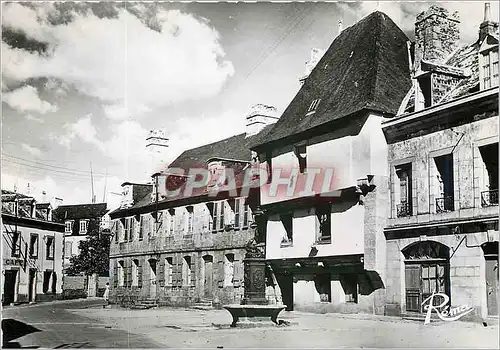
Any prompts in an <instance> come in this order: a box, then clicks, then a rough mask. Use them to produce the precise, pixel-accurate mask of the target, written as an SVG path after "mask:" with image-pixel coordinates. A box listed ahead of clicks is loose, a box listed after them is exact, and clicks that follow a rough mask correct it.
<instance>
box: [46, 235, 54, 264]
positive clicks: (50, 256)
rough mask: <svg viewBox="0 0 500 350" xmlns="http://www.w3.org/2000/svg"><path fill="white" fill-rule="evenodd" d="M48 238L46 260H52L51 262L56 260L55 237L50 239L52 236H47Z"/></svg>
mask: <svg viewBox="0 0 500 350" xmlns="http://www.w3.org/2000/svg"><path fill="white" fill-rule="evenodd" d="M45 237H46V238H47V241H46V243H45V244H46V248H47V249H46V256H45V258H46V259H50V260H53V259H54V243H55V242H54V237H50V236H45Z"/></svg>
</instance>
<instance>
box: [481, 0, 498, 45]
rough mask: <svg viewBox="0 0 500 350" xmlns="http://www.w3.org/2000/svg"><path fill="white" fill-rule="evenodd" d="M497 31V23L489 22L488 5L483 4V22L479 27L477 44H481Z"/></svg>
mask: <svg viewBox="0 0 500 350" xmlns="http://www.w3.org/2000/svg"><path fill="white" fill-rule="evenodd" d="M497 31H498V23H496V22H493V21H492V20H491V8H490V3H489V2H487V3H485V4H484V20H483V23H481V25H480V26H479V42H480V43H481V42H483V40H484V38H486V37H487V36H488V35H493V34H495V33H496V32H497Z"/></svg>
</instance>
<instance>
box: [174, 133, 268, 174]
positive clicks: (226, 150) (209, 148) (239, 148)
mask: <svg viewBox="0 0 500 350" xmlns="http://www.w3.org/2000/svg"><path fill="white" fill-rule="evenodd" d="M273 125H274V124H271V125H267V126H266V127H264V129H262V130H261V132H259V133H258V134H257V135H253V136H250V137H247V138H245V136H246V134H245V133H242V134H239V135H235V136H231V137H228V138H227V139H224V140H220V141H217V142H213V143H210V144H208V145H203V146H200V147H196V148H192V149H189V150H186V151H184V152H183V153H182V154H181V155H180V156H179V157H177V159H175V160H174V161H173V162H172V163H170V165H169V168H182V169H185V170H187V169H189V168H195V167H201V168H205V169H206V168H207V161H208V160H209V159H210V158H225V159H234V160H242V161H247V162H249V161H250V160H252V157H251V155H252V154H251V151H250V144H254V143H256V142H262V141H263V140H264V139H265V138H266V135H267V134H268V133H269V131H270V130H271V129H272V127H273Z"/></svg>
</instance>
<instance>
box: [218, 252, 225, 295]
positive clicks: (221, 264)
mask: <svg viewBox="0 0 500 350" xmlns="http://www.w3.org/2000/svg"><path fill="white" fill-rule="evenodd" d="M219 259H220V258H219ZM222 259H223V260H219V261H218V264H217V286H218V287H219V288H222V287H224V255H222Z"/></svg>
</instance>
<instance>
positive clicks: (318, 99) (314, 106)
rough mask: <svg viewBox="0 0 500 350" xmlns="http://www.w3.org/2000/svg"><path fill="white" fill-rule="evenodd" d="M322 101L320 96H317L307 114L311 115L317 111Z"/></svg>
mask: <svg viewBox="0 0 500 350" xmlns="http://www.w3.org/2000/svg"><path fill="white" fill-rule="evenodd" d="M320 102H321V99H320V98H317V99H315V100H313V101H312V102H311V104H310V105H309V108H308V109H307V114H306V115H311V114H313V113H315V112H316V108H318V105H319V103H320Z"/></svg>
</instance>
